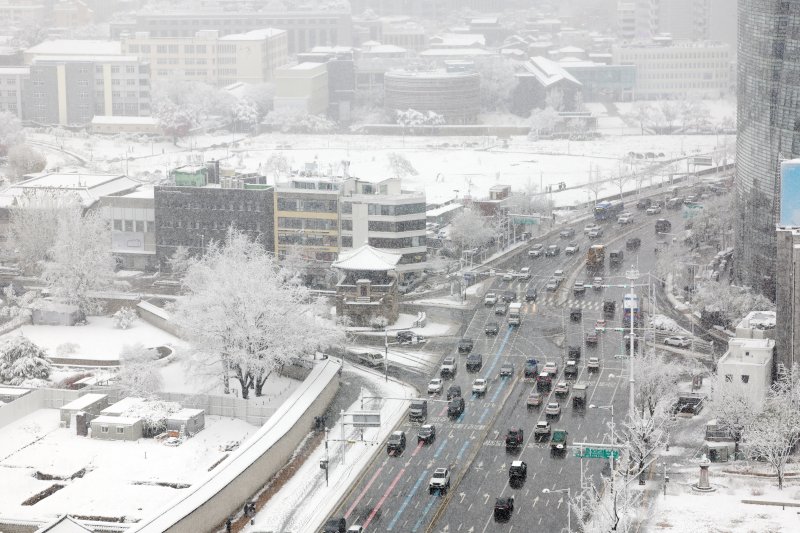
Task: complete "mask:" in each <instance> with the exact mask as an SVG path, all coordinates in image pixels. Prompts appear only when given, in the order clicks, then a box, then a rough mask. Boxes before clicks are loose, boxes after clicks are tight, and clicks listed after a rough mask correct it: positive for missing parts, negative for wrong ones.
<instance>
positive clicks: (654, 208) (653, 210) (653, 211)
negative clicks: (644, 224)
mask: <svg viewBox="0 0 800 533" xmlns="http://www.w3.org/2000/svg"><path fill="white" fill-rule="evenodd" d="M645 213H647V214H648V215H658V214H661V206H660V205H651V206H650V207H648V208H647V210H646V211H645Z"/></svg>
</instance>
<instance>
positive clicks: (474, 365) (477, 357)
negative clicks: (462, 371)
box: [467, 353, 483, 372]
mask: <svg viewBox="0 0 800 533" xmlns="http://www.w3.org/2000/svg"><path fill="white" fill-rule="evenodd" d="M482 366H483V356H482V355H481V354H479V353H471V354H469V355H468V356H467V372H477V371H478V370H480V369H481V367H482Z"/></svg>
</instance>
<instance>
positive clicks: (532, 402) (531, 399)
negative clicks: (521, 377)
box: [525, 390, 543, 409]
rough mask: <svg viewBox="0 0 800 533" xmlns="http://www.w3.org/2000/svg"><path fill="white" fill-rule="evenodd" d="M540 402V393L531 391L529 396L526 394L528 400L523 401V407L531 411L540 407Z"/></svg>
mask: <svg viewBox="0 0 800 533" xmlns="http://www.w3.org/2000/svg"><path fill="white" fill-rule="evenodd" d="M542 401H543V399H542V393H541V392H539V391H535V390H533V391H531V393H530V394H528V399H527V400H525V405H526V406H527V407H528V409H532V408H534V407H541V405H542Z"/></svg>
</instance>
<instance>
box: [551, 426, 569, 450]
mask: <svg viewBox="0 0 800 533" xmlns="http://www.w3.org/2000/svg"><path fill="white" fill-rule="evenodd" d="M566 451H567V430H566V429H555V430H553V436H552V437H550V453H559V454H562V453H566Z"/></svg>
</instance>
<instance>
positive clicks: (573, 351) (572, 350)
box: [567, 346, 581, 359]
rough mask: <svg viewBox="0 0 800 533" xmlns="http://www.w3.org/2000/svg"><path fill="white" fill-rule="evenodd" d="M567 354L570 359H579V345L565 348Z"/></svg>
mask: <svg viewBox="0 0 800 533" xmlns="http://www.w3.org/2000/svg"><path fill="white" fill-rule="evenodd" d="M567 356H568V357H569V358H570V359H580V358H581V347H580V346H569V347H568V348H567Z"/></svg>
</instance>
